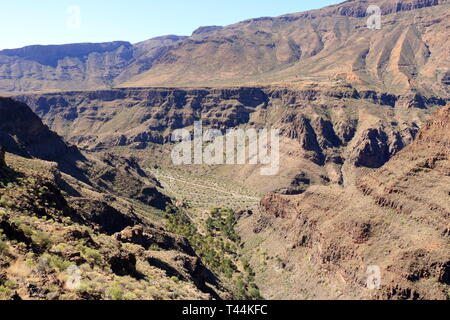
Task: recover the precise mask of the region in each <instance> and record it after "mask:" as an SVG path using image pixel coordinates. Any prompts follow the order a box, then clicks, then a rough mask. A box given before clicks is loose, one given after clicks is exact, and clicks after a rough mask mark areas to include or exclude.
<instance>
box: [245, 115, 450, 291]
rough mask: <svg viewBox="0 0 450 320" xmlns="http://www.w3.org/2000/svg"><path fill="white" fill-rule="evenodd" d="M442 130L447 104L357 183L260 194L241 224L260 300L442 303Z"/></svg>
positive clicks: (447, 257)
mask: <svg viewBox="0 0 450 320" xmlns="http://www.w3.org/2000/svg"><path fill="white" fill-rule="evenodd" d="M449 129H450V107H446V108H443V109H442V110H439V112H437V113H436V114H435V115H434V116H433V119H432V120H431V121H429V122H427V124H426V125H424V127H423V129H422V130H421V131H420V133H419V134H418V136H417V139H416V141H415V142H414V143H412V144H411V145H410V146H408V147H406V148H405V149H404V150H402V151H401V152H399V153H398V154H397V155H396V156H394V157H393V158H392V159H391V160H390V161H389V162H387V163H386V164H385V165H384V166H383V167H381V168H380V169H377V170H376V171H374V172H373V173H370V174H369V175H367V176H365V177H363V178H361V179H359V180H357V182H356V186H349V187H347V188H337V187H333V186H328V187H319V186H315V187H311V188H309V189H308V190H307V191H306V192H305V193H304V194H302V195H300V196H282V195H274V194H270V195H267V196H266V197H265V198H264V199H263V200H262V202H261V208H260V211H259V212H257V213H255V214H254V215H252V216H245V217H243V218H242V219H241V220H240V222H239V230H240V232H241V234H242V235H243V237H244V240H245V241H248V242H247V250H248V252H249V256H251V257H252V259H251V261H252V265H253V266H254V267H255V270H256V273H257V275H258V276H257V283H259V284H260V285H261V289H262V292H263V294H266V297H268V298H294V299H297V298H300V299H304V298H309V299H311V298H312V299H329V298H331V299H337V298H338V299H360V298H381V299H446V298H447V295H448V290H449V286H450V269H449V268H450V254H449V250H448V248H449V244H450V242H449V223H450V215H449V213H450V207H449V204H450V202H449V189H448V186H449V185H450V175H449V173H450V153H449V150H450V149H449V141H450V140H449V136H448V133H449V132H450V130H449ZM254 239H260V241H255V240H254ZM255 243H257V244H255ZM257 249H258V250H257ZM254 252H259V254H255V253H254ZM261 253H263V257H261V256H260V255H261ZM371 266H377V267H378V268H379V270H380V271H381V288H380V289H379V290H369V289H368V288H367V285H366V283H367V278H368V276H369V274H367V273H366V272H367V270H368V268H369V267H371ZM273 279H276V280H273ZM292 283H295V288H297V289H295V288H293V287H292V286H291V284H292Z"/></svg>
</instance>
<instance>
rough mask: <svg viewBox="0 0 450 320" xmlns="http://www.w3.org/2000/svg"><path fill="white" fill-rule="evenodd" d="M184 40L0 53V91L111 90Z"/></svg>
mask: <svg viewBox="0 0 450 320" xmlns="http://www.w3.org/2000/svg"><path fill="white" fill-rule="evenodd" d="M181 39H183V37H177V36H167V37H159V38H155V39H150V40H147V41H143V42H140V43H137V44H135V45H132V44H131V43H129V42H124V41H116V42H107V43H79V44H67V45H52V46H28V47H24V48H20V49H7V50H2V51H0V91H42V90H44V91H45V90H69V89H70V90H73V89H77V90H83V89H92V88H106V87H111V86H113V85H114V84H115V82H123V81H126V80H128V79H129V78H131V77H133V76H135V75H137V74H139V73H141V72H142V71H144V70H148V69H149V68H150V67H151V66H152V63H153V61H154V59H155V58H156V57H158V56H159V55H160V54H161V53H162V52H163V51H164V48H166V47H167V46H169V45H170V44H172V43H175V42H177V41H179V40H181Z"/></svg>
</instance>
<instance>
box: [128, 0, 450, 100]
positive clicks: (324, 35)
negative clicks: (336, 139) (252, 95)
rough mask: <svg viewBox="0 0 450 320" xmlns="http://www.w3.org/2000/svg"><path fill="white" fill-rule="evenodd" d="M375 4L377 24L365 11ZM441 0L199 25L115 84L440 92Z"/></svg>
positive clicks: (443, 55)
mask: <svg viewBox="0 0 450 320" xmlns="http://www.w3.org/2000/svg"><path fill="white" fill-rule="evenodd" d="M370 5H378V6H380V7H381V12H382V14H383V17H382V28H381V30H375V31H374V30H370V29H368V28H367V18H368V16H369V14H366V10H367V8H368V7H369V6H370ZM448 12H449V5H448V3H447V1H408V0H404V1H384V0H379V1H370V2H369V1H346V2H344V3H342V4H340V5H335V6H331V7H326V8H323V9H320V10H315V11H310V12H302V13H295V14H290V15H285V16H280V17H275V18H271V17H264V18H259V19H251V20H247V21H243V22H240V23H236V24H233V25H230V26H226V27H213V28H200V29H199V30H197V31H196V32H194V34H193V35H192V37H190V38H188V39H186V40H184V41H181V42H179V43H177V44H175V45H173V46H172V48H171V49H170V50H168V51H167V52H166V53H165V54H163V55H162V56H160V57H159V58H158V59H157V60H156V61H155V63H154V65H153V67H152V68H151V69H150V70H149V71H148V72H145V73H142V74H140V75H138V76H137V77H135V78H133V79H131V80H130V81H128V82H126V83H125V84H123V85H121V86H128V87H133V86H158V85H164V86H174V85H177V86H180V85H181V86H192V85H193V84H198V85H205V86H210V85H236V84H251V85H255V84H267V83H280V82H286V81H287V82H293V83H298V82H305V81H315V82H320V83H330V82H331V83H333V82H346V83H351V84H353V85H357V86H360V87H363V88H377V89H378V90H382V91H388V92H395V93H404V92H407V91H409V90H411V89H413V90H419V91H420V92H422V93H426V94H430V93H431V92H433V93H438V94H440V95H442V94H446V95H448V91H447V90H446V89H445V86H444V82H445V77H446V72H448V70H449V67H450V66H449V61H450V60H449V56H448V52H449V51H450V50H449V47H448V43H449V42H448V37H449V33H448V30H449V29H448V25H449V23H450V20H449V16H448Z"/></svg>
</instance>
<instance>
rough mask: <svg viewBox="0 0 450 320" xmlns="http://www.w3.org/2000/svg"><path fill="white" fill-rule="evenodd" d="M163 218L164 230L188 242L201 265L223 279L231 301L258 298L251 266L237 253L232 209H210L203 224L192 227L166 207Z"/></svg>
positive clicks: (180, 214)
mask: <svg viewBox="0 0 450 320" xmlns="http://www.w3.org/2000/svg"><path fill="white" fill-rule="evenodd" d="M166 219H167V224H166V227H167V229H168V230H169V231H171V232H174V233H176V234H179V235H181V236H184V237H186V238H187V239H188V241H189V242H190V243H191V245H192V247H193V248H194V250H195V252H196V253H197V254H198V255H199V256H200V257H201V259H202V261H203V262H204V263H205V265H206V266H207V267H208V268H209V269H211V270H212V271H213V272H215V273H216V274H217V275H219V277H220V278H221V279H223V281H224V285H225V287H227V289H229V290H230V291H231V292H232V294H233V297H234V298H236V299H247V300H248V299H251V300H260V299H262V296H261V294H260V292H259V289H258V287H257V286H256V284H255V282H254V281H255V278H254V276H255V274H254V272H253V270H252V268H251V266H250V265H249V263H248V261H246V260H245V259H242V258H241V256H240V254H239V249H240V248H241V239H240V237H239V236H238V235H237V234H236V232H235V231H234V225H235V223H236V220H235V215H234V212H233V210H231V209H223V208H215V209H212V210H211V211H210V213H209V217H208V218H207V219H206V221H205V222H204V223H203V225H199V226H196V225H195V224H194V223H193V222H192V221H191V220H190V219H189V216H188V214H187V213H186V212H184V211H182V210H181V209H179V208H176V207H174V206H168V207H167V209H166Z"/></svg>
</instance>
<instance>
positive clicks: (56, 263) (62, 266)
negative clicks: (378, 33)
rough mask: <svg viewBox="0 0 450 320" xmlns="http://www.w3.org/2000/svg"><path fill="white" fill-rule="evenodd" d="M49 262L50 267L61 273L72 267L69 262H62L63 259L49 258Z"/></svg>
mask: <svg viewBox="0 0 450 320" xmlns="http://www.w3.org/2000/svg"><path fill="white" fill-rule="evenodd" d="M49 262H50V265H51V266H52V267H54V268H56V269H58V270H59V271H61V272H62V271H66V270H67V268H69V267H70V266H71V265H72V263H71V262H70V261H67V260H64V259H63V258H61V257H58V256H51V257H50V261H49Z"/></svg>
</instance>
